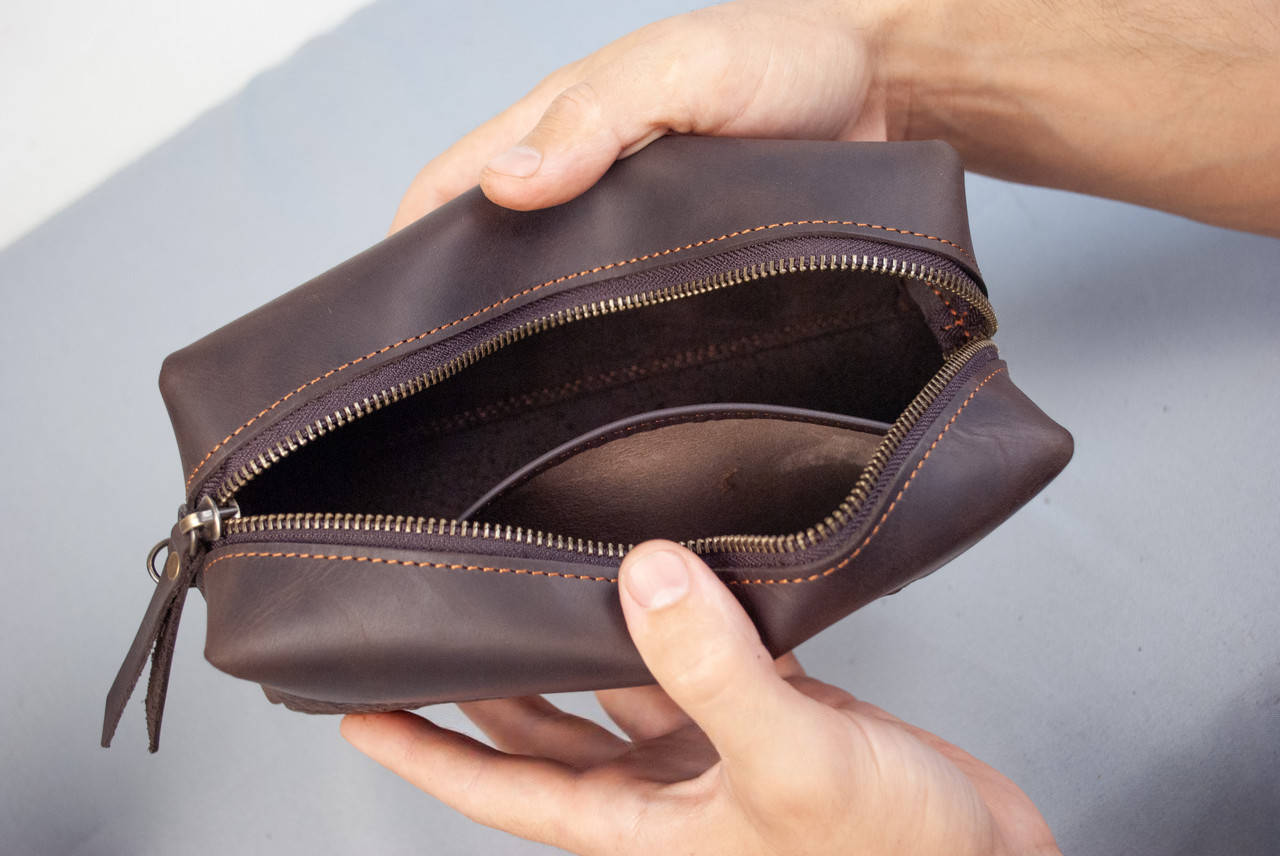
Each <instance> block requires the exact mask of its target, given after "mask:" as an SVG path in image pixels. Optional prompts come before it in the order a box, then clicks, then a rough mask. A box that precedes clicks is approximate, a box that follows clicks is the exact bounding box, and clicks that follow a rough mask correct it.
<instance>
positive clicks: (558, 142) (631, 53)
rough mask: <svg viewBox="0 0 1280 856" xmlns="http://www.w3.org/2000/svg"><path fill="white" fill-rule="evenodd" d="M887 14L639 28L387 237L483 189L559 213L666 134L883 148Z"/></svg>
mask: <svg viewBox="0 0 1280 856" xmlns="http://www.w3.org/2000/svg"><path fill="white" fill-rule="evenodd" d="M890 2H891V0H890ZM884 3H885V0H868V2H863V3H851V2H822V0H818V2H815V0H791V2H787V3H778V2H736V3H726V4H724V5H722V6H713V7H710V8H708V9H700V10H697V11H695V12H690V13H688V14H685V15H679V16H676V17H674V18H668V19H666V20H663V21H658V22H656V23H654V24H650V25H648V26H646V27H643V28H642V29H639V30H637V31H635V32H634V33H631V34H629V35H627V36H624V37H623V38H621V39H618V40H617V41H615V42H613V43H612V44H609V45H606V46H605V47H603V48H601V49H600V50H598V51H596V52H595V53H593V54H591V55H589V56H587V57H586V58H584V59H581V60H579V61H577V62H573V63H570V64H569V65H566V66H565V67H563V68H561V69H559V70H557V71H555V72H553V73H552V74H550V75H549V76H548V77H547V78H546V79H544V80H543V81H542V82H541V83H539V84H538V85H537V86H536V87H535V88H534V89H533V91H531V92H530V93H529V94H528V95H526V96H525V97H524V98H522V99H520V100H519V101H517V102H516V103H515V104H514V105H512V106H511V107H509V108H508V109H506V110H504V111H503V112H502V113H500V114H498V115H497V116H495V117H494V118H493V119H490V120H489V121H488V122H485V123H484V124H483V125H481V126H480V127H479V128H477V129H475V130H474V131H472V132H471V133H469V134H467V135H466V136H465V137H463V138H462V139H461V140H459V141H458V142H456V143H455V144H454V145H453V146H451V147H450V148H449V149H448V150H446V151H445V152H444V153H443V154H441V155H440V156H439V157H437V158H436V159H435V160H433V161H431V163H429V164H427V165H426V167H425V168H423V170H422V171H421V172H420V173H419V174H418V176H417V178H415V179H414V181H413V184H412V185H411V186H410V187H409V190H408V192H407V193H406V194H405V196H404V199H403V200H402V201H401V203H400V208H399V210H398V211H397V212H396V216H395V220H394V221H393V224H392V227H391V231H393V232H394V231H396V230H397V229H400V228H402V227H404V226H406V225H408V224H409V223H411V222H413V221H414V220H416V219H417V218H419V217H421V216H422V215H423V214H426V213H427V212H428V211H431V210H432V209H434V208H436V207H437V206H439V205H441V204H443V203H444V202H447V201H448V200H450V199H452V198H453V197H455V196H457V195H458V194H459V193H461V192H462V191H464V190H466V189H468V188H470V187H473V186H475V184H476V183H477V181H478V182H479V183H480V186H481V187H482V188H483V189H484V192H485V194H487V195H488V197H489V198H490V199H492V200H493V201H494V202H497V203H498V204H500V205H505V206H507V207H509V208H516V209H520V210H528V209H533V208H545V207H547V206H550V205H556V204H559V203H561V202H564V201H566V200H569V199H572V198H574V197H575V196H577V195H578V194H580V193H582V192H583V191H584V190H586V189H587V188H588V187H590V186H591V185H592V184H594V183H595V182H596V180H597V179H598V178H599V177H600V176H601V175H603V174H604V172H605V170H607V169H608V168H609V166H610V165H611V164H612V163H613V162H614V161H615V160H616V159H618V158H619V157H625V156H627V155H629V154H633V153H634V152H636V151H639V150H640V149H642V148H643V147H644V146H646V145H648V144H649V143H650V142H652V141H653V140H655V139H657V138H658V137H660V136H662V135H663V134H665V133H667V132H669V131H670V132H675V133H682V134H703V135H709V136H740V137H778V138H783V137H792V138H805V139H824V140H835V139H842V140H884V139H885V127H884V109H883V105H882V104H881V103H880V99H879V97H878V95H877V93H876V92H875V91H873V75H872V69H873V65H874V64H873V62H872V55H873V53H874V51H875V40H876V37H877V33H878V32H879V30H878V29H876V28H874V27H873V26H872V23H873V21H876V20H878V18H879V16H878V13H876V14H873V13H872V10H871V7H872V6H877V7H878V6H879V5H884ZM513 147H514V148H513ZM504 152H505V154H504Z"/></svg>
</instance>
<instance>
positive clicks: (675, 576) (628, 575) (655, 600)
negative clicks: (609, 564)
mask: <svg viewBox="0 0 1280 856" xmlns="http://www.w3.org/2000/svg"><path fill="white" fill-rule="evenodd" d="M622 583H623V585H625V586H626V587H627V594H629V595H631V599H632V600H634V601H635V602H636V603H638V604H640V605H641V606H643V607H644V608H645V609H661V608H662V607H664V606H670V605H671V604H673V603H675V602H676V601H678V600H680V599H681V598H682V597H684V596H685V594H686V593H688V591H689V569H688V568H687V567H686V566H685V563H684V559H682V558H681V557H680V556H679V555H677V554H676V553H673V552H671V551H670V550H655V551H653V552H652V553H645V554H644V555H643V556H640V557H639V558H637V559H636V560H635V561H633V562H631V563H630V564H628V565H627V569H626V571H625V572H624V573H623V575H622Z"/></svg>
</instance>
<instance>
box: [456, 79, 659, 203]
mask: <svg viewBox="0 0 1280 856" xmlns="http://www.w3.org/2000/svg"><path fill="white" fill-rule="evenodd" d="M602 90H603V91H602ZM658 115H659V113H658V104H656V103H654V101H653V99H652V97H651V93H648V92H646V91H642V92H639V93H637V92H636V91H635V90H634V89H631V88H624V87H620V86H619V85H617V84H613V83H611V82H610V81H609V77H608V76H603V75H602V76H601V77H599V78H598V79H597V80H595V81H591V80H583V81H580V82H578V83H575V84H574V85H573V86H570V87H569V88H568V89H566V90H564V91H563V92H561V93H560V94H559V95H557V96H556V97H555V99H554V100H552V102H551V104H550V105H549V106H548V107H547V109H546V112H544V113H543V114H542V118H541V119H539V121H538V124H537V125H536V126H534V128H533V130H532V131H530V132H529V133H528V135H527V136H525V138H524V139H523V140H521V141H520V142H519V143H517V144H516V145H514V146H512V147H511V148H509V149H507V150H506V151H504V152H502V153H500V154H498V155H496V156H495V157H494V158H493V159H491V160H490V161H489V162H488V164H486V165H485V167H484V169H483V170H482V171H481V173H480V187H481V189H482V190H484V193H485V195H486V196H488V197H489V198H490V199H491V200H493V201H494V202H496V203H497V204H499V205H503V206H506V207H507V208H515V209H517V210H519V211H530V210H533V209H535V208H547V207H550V206H552V205H559V204H560V203H561V202H567V201H569V200H570V199H573V198H574V197H575V196H577V195H579V194H580V193H582V192H583V191H585V190H586V189H587V188H589V187H591V185H593V184H595V183H596V181H597V180H598V179H599V178H600V176H602V175H604V174H605V172H606V171H607V170H608V169H609V167H610V166H611V165H612V164H613V162H614V161H615V160H617V159H618V158H619V157H625V156H627V155H630V154H634V153H635V152H637V151H639V150H640V149H642V148H644V147H645V146H647V145H648V144H649V143H651V142H653V141H654V140H656V139H657V138H658V137H661V136H662V135H663V134H664V133H666V131H667V130H668V128H669V127H670V123H669V122H667V121H664V120H662V119H660V118H658Z"/></svg>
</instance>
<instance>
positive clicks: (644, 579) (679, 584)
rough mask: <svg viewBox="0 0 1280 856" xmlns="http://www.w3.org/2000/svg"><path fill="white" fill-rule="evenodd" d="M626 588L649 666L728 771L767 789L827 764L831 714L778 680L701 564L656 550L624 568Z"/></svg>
mask: <svg viewBox="0 0 1280 856" xmlns="http://www.w3.org/2000/svg"><path fill="white" fill-rule="evenodd" d="M620 579H621V583H622V585H620V586H619V589H620V590H621V591H620V595H621V600H622V609H623V614H624V615H625V617H626V620H627V628H628V630H629V631H630V632H631V638H632V640H633V641H634V642H635V644H636V648H637V649H638V650H639V652H640V655H641V656H642V657H643V658H644V662H645V665H647V666H648V667H649V670H650V671H651V672H652V673H653V675H654V677H655V678H657V680H658V683H659V684H661V686H662V688H663V689H664V690H666V692H667V695H669V696H670V697H671V700H672V701H674V702H675V703H676V704H678V705H679V706H680V707H681V708H682V709H683V710H684V711H685V712H686V713H687V714H688V715H689V716H690V717H691V718H692V719H693V721H694V722H696V723H697V724H698V726H699V727H701V728H702V730H703V731H704V732H706V735H707V737H708V738H709V739H710V740H711V742H712V744H713V745H714V746H715V747H716V750H717V751H718V752H719V753H720V757H721V758H722V759H723V761H724V763H725V766H726V768H727V769H729V770H731V771H732V770H734V769H737V770H738V771H740V772H742V773H743V774H744V776H745V778H746V779H747V780H750V781H759V782H764V781H768V780H770V779H771V778H774V777H776V776H779V775H784V774H787V773H786V772H785V771H791V770H794V769H795V765H797V764H800V765H805V764H814V765H817V764H819V763H822V762H823V761H825V760H826V758H825V755H826V751H825V750H824V749H823V748H822V747H823V745H824V742H823V741H824V737H825V735H827V734H828V733H829V731H830V727H831V723H830V721H829V719H828V718H829V717H830V716H831V715H832V714H831V712H830V711H829V710H828V709H827V708H825V707H823V706H821V705H818V704H817V703H815V702H814V701H813V700H811V699H809V698H807V697H806V696H805V695H804V694H802V693H800V692H799V691H797V690H796V689H795V688H794V687H792V686H791V685H790V684H789V683H787V682H786V681H785V680H784V679H783V678H782V677H780V676H779V675H778V672H777V669H776V667H775V665H774V662H773V659H772V658H771V657H770V656H769V653H768V652H767V651H766V650H765V647H764V645H763V644H761V642H760V636H759V634H758V633H757V632H756V629H755V627H754V626H753V625H752V623H751V620H750V619H749V618H748V617H747V614H746V612H744V611H743V609H742V606H741V605H740V604H739V603H738V602H737V600H736V599H734V597H733V595H731V594H730V593H729V590H728V589H727V588H726V587H725V586H724V584H723V583H721V582H720V581H719V579H717V578H716V576H715V574H713V573H712V572H711V570H710V569H708V568H707V566H706V565H705V564H703V563H702V561H701V560H700V559H699V558H698V557H697V556H695V555H694V554H693V553H691V552H689V551H688V550H686V549H684V548H683V547H680V546H678V545H676V544H673V543H672V542H669V541H650V542H647V543H645V544H642V545H640V546H639V547H637V548H635V549H634V550H632V551H631V552H630V553H629V554H628V555H627V557H626V558H625V559H624V560H623V563H622V569H621V576H620Z"/></svg>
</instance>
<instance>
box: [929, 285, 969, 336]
mask: <svg viewBox="0 0 1280 856" xmlns="http://www.w3.org/2000/svg"><path fill="white" fill-rule="evenodd" d="M932 290H933V293H934V294H936V295H938V299H939V300H941V301H942V305H943V306H945V307H947V311H948V312H950V313H951V317H952V318H953V319H955V320H953V321H952V322H951V323H950V324H948V325H946V326H945V327H943V328H942V329H943V330H944V331H945V330H952V329H954V328H956V327H964V326H965V324H964V318H963V317H962V316H961V315H960V313H959V312H957V311H956V308H955V307H954V306H952V305H951V301H950V300H948V299H947V298H946V296H945V295H943V293H942V291H941V290H939V289H937V288H933V289H932ZM960 332H961V333H963V334H964V338H965V341H968V340H969V339H972V338H973V334H972V333H970V332H969V331H968V330H967V329H965V330H961V331H960Z"/></svg>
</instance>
